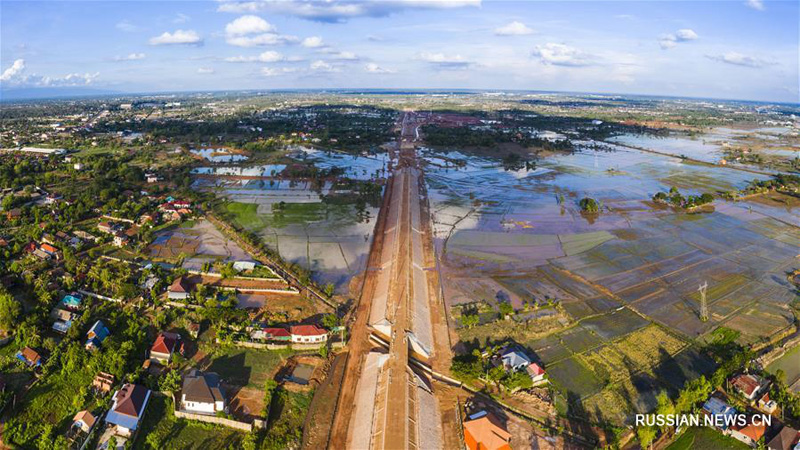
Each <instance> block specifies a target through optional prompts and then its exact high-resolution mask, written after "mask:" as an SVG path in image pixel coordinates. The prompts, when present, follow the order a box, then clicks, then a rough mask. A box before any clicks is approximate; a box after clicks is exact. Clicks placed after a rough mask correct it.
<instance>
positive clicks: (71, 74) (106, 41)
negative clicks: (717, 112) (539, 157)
mask: <svg viewBox="0 0 800 450" xmlns="http://www.w3.org/2000/svg"><path fill="white" fill-rule="evenodd" d="M798 17H800V2H797V1H794V0H789V1H781V0H775V1H770V0H730V1H728V0H717V1H657V0H653V1H636V2H632V1H558V2H556V1H519V0H518V1H491V0H381V1H377V2H366V1H353V0H326V1H310V0H255V1H233V0H222V1H205V2H194V1H177V2H165V1H108V2H100V1H45V2H37V1H15V0H2V2H0V38H1V39H0V88H2V89H5V90H8V89H19V88H37V87H43V88H44V87H47V88H51V89H52V88H73V89H74V88H77V87H80V88H91V89H102V90H112V91H118V92H137V93H143V92H167V91H169V92H174V91H196V90H239V89H295V88H298V89H300V88H302V89H306V88H383V89H411V88H416V89H433V88H437V89H438V88H440V89H457V88H458V89H489V90H544V91H570V92H597V93H628V94H647V95H666V96H686V97H707V98H724V99H741V100H763V101H780V102H793V103H796V102H800V93H798V85H799V84H800V81H799V80H798V78H799V77H800V74H799V73H798V72H799V69H798V65H799V63H798V53H800V49H799V48H798V42H799V41H800V39H799V38H798V22H800V21H799V20H798Z"/></svg>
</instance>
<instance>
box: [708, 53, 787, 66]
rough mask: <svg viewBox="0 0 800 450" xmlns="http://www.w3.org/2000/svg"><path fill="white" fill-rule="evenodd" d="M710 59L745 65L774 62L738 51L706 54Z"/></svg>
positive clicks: (762, 64)
mask: <svg viewBox="0 0 800 450" xmlns="http://www.w3.org/2000/svg"><path fill="white" fill-rule="evenodd" d="M706 57H707V58H708V59H712V60H714V61H719V62H723V63H725V64H732V65H734V66H743V67H764V66H768V65H772V64H773V63H772V62H770V61H767V60H764V59H761V58H758V57H755V56H749V55H744V54H742V53H738V52H727V53H725V54H722V55H706Z"/></svg>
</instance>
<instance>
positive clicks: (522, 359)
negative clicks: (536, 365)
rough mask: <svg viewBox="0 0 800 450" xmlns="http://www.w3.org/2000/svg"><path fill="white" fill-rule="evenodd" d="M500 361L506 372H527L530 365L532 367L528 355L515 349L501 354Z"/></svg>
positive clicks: (509, 349) (512, 348) (506, 350)
mask: <svg viewBox="0 0 800 450" xmlns="http://www.w3.org/2000/svg"><path fill="white" fill-rule="evenodd" d="M500 359H501V362H502V364H503V368H505V369H506V371H510V370H514V371H519V370H525V369H526V368H527V367H528V366H529V365H531V360H530V358H528V355H526V354H525V353H524V352H523V351H522V350H520V349H518V348H515V347H511V348H508V349H505V350H503V351H502V352H501V353H500Z"/></svg>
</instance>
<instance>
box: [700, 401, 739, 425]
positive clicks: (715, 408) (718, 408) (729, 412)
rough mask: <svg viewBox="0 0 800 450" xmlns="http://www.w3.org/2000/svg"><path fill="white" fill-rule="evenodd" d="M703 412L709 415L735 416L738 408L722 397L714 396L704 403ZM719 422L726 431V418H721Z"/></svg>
mask: <svg viewBox="0 0 800 450" xmlns="http://www.w3.org/2000/svg"><path fill="white" fill-rule="evenodd" d="M703 413H704V414H705V415H707V416H720V417H722V416H734V415H735V414H736V409H734V408H733V406H731V405H729V404H727V403H725V402H724V401H723V400H722V399H720V398H717V397H714V396H712V397H710V398H709V399H708V400H707V401H706V402H705V403H704V404H703ZM715 423H717V422H715ZM718 423H720V425H721V427H720V430H722V431H725V430H726V429H727V428H728V426H727V421H726V420H724V419H719V422H718Z"/></svg>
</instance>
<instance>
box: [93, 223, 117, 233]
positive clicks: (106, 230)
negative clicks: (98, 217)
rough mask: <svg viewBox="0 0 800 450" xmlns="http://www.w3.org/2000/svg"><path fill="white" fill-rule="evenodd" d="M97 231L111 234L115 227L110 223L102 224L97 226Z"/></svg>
mask: <svg viewBox="0 0 800 450" xmlns="http://www.w3.org/2000/svg"><path fill="white" fill-rule="evenodd" d="M97 229H98V230H100V231H102V232H103V233H111V232H112V231H114V227H112V226H111V224H110V223H108V222H100V223H98V224H97Z"/></svg>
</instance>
